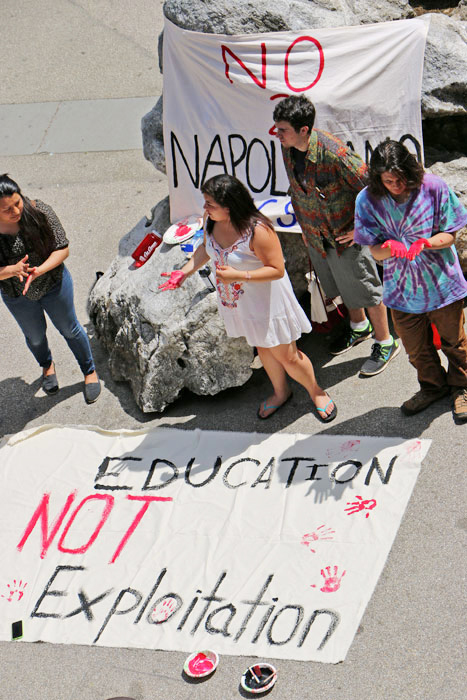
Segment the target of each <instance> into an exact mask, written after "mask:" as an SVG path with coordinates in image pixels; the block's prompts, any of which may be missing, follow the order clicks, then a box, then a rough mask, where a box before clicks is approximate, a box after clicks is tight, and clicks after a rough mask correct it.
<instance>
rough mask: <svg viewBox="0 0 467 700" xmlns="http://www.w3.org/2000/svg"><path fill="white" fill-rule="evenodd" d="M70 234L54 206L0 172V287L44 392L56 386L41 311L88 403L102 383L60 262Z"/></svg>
mask: <svg viewBox="0 0 467 700" xmlns="http://www.w3.org/2000/svg"><path fill="white" fill-rule="evenodd" d="M67 257H68V239H67V237H66V234H65V231H64V230H63V227H62V225H61V223H60V221H59V219H58V217H57V215H56V214H55V212H54V211H53V209H52V208H51V207H50V206H49V205H48V204H45V203H44V202H42V201H41V200H40V199H37V200H36V201H32V200H30V199H28V198H27V197H25V196H24V195H23V194H22V192H21V190H20V188H19V185H18V184H17V183H16V182H15V181H14V180H12V179H11V178H10V177H9V176H8V175H7V174H4V175H0V293H1V296H2V299H3V302H4V303H5V306H6V307H7V309H8V310H9V311H10V312H11V314H12V315H13V316H14V318H15V320H16V321H17V323H18V325H19V327H20V328H21V330H22V331H23V334H24V336H25V339H26V344H27V346H28V348H29V349H30V351H31V352H32V354H33V355H34V357H35V358H36V360H37V362H38V363H39V365H40V367H41V368H42V388H43V389H44V391H45V392H46V394H55V393H56V392H57V391H58V380H57V375H56V372H55V364H54V362H53V360H52V353H51V352H50V348H49V344H48V342H47V335H46V331H47V324H46V320H45V315H44V312H46V313H47V315H48V316H49V318H50V320H51V321H52V323H53V324H54V326H55V327H56V328H57V330H58V331H59V332H60V333H61V334H62V335H63V337H64V338H65V340H66V342H67V343H68V346H69V348H70V350H71V351H72V353H73V355H74V356H75V358H76V360H77V362H78V364H79V366H80V368H81V371H82V372H83V375H84V397H85V400H86V402H87V403H93V402H94V401H96V400H97V398H98V396H99V394H100V391H101V387H100V382H99V378H98V376H97V374H96V370H95V366H94V360H93V357H92V353H91V347H90V345H89V340H88V337H87V335H86V332H85V330H84V328H83V327H82V326H81V324H80V323H79V321H78V319H77V318H76V312H75V308H74V303H73V283H72V280H71V275H70V273H69V272H68V270H67V268H66V267H65V265H64V261H65V260H66V258H67Z"/></svg>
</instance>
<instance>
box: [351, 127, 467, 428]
mask: <svg viewBox="0 0 467 700" xmlns="http://www.w3.org/2000/svg"><path fill="white" fill-rule="evenodd" d="M466 224H467V211H466V210H465V208H464V207H463V206H462V204H461V203H460V202H459V200H458V199H457V197H456V195H455V194H454V192H453V191H452V190H451V189H450V188H449V187H448V185H447V184H446V183H445V182H444V181H443V180H442V179H441V178H440V177H437V176H436V175H431V174H428V173H425V172H424V170H423V167H422V166H421V165H420V163H418V161H417V160H416V158H415V157H414V156H413V155H412V154H411V153H410V152H409V151H408V150H407V148H406V147H405V146H404V145H403V144H401V143H399V142H398V141H391V140H390V139H387V140H386V141H383V142H382V143H380V144H379V145H378V146H377V147H376V148H375V150H374V152H373V154H372V156H371V160H370V168H369V184H368V187H366V188H365V189H364V190H362V191H361V192H360V194H359V195H358V197H357V201H356V208H355V241H356V243H360V244H362V245H369V247H370V251H371V253H372V255H373V257H374V258H375V259H376V260H379V261H383V264H384V287H383V289H384V294H383V301H384V303H385V304H386V306H388V307H389V308H390V309H391V315H392V319H393V322H394V327H395V330H396V332H397V333H398V335H399V336H400V338H401V340H402V343H403V344H404V347H405V349H406V352H407V354H408V356H409V360H410V362H411V364H412V365H413V366H414V367H415V369H416V370H417V375H418V382H419V384H420V390H419V391H417V393H416V394H415V395H414V396H412V397H411V398H410V399H408V400H407V401H404V403H403V404H402V406H401V410H402V412H403V413H404V414H405V415H413V414H415V413H418V412H419V411H423V410H424V409H425V408H427V407H428V406H429V405H430V404H432V403H433V402H434V401H437V400H438V399H441V398H443V396H446V395H447V394H448V393H449V392H451V394H452V399H453V414H454V418H455V420H456V421H459V422H464V421H467V339H466V335H465V332H464V312H463V299H464V297H465V296H466V295H467V283H466V281H465V279H464V276H463V274H462V270H461V268H460V264H459V259H458V257H457V252H456V249H455V246H454V242H455V240H456V233H457V232H458V231H459V230H460V229H461V228H463V227H464V226H465V225H466ZM432 324H434V325H435V327H436V328H437V330H438V332H439V335H440V337H441V350H442V351H443V352H444V354H445V355H446V357H447V358H448V371H447V373H446V371H445V369H444V368H443V366H442V365H441V362H440V359H439V355H438V352H437V350H436V348H435V346H434V343H433V332H432Z"/></svg>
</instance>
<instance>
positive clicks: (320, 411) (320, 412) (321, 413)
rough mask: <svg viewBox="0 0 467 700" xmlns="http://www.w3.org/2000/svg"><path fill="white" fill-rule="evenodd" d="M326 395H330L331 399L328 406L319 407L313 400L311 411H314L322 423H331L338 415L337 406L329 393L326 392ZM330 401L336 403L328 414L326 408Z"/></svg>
mask: <svg viewBox="0 0 467 700" xmlns="http://www.w3.org/2000/svg"><path fill="white" fill-rule="evenodd" d="M326 396H327V397H328V399H329V401H328V402H327V404H326V406H325V407H324V408H317V406H315V404H314V403H313V402H311V413H314V414H315V416H316V418H317V419H318V420H320V421H321V423H330V422H331V421H332V420H334V418H335V417H336V416H337V406H336V404H335V403H334V401H333V400H332V399H331V397H330V396H329V394H328V393H326ZM330 403H334V408H333V409H332V411H331V413H329V415H328V414H326V409H327V407H328V406H329V404H330Z"/></svg>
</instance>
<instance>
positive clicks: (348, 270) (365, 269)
mask: <svg viewBox="0 0 467 700" xmlns="http://www.w3.org/2000/svg"><path fill="white" fill-rule="evenodd" d="M314 120H315V108H314V106H313V104H312V103H311V102H310V100H308V99H307V98H306V97H305V96H303V95H300V96H295V95H293V96H291V97H286V98H285V99H284V100H281V101H280V102H279V103H278V104H277V105H276V108H275V110H274V122H275V125H276V131H277V137H278V139H279V141H280V142H281V146H282V156H283V158H284V165H285V169H286V172H287V177H288V179H289V184H290V187H289V192H288V193H289V195H290V198H291V200H292V206H293V208H294V212H295V216H296V217H297V221H298V223H299V224H300V227H301V229H302V237H303V242H304V243H305V245H306V247H307V249H308V254H309V256H310V260H311V263H312V265H313V267H314V269H315V271H316V274H317V275H318V278H319V280H320V282H321V285H322V287H323V289H324V292H325V294H326V296H328V297H330V298H334V297H336V296H341V297H342V300H343V302H344V304H345V305H346V307H347V309H348V311H349V319H350V323H349V326H348V327H346V329H345V331H344V332H343V333H342V335H341V336H339V337H338V338H337V339H336V340H335V341H334V343H333V344H332V346H331V348H330V352H331V353H332V354H333V355H341V354H342V353H344V352H347V350H350V348H352V347H353V346H354V345H357V344H358V343H361V342H362V341H364V340H367V339H369V338H371V337H372V336H373V335H374V344H373V347H372V350H371V355H370V357H369V358H368V359H367V360H365V362H364V364H363V366H362V367H361V369H360V374H361V375H364V376H373V375H375V374H379V373H380V372H382V371H383V370H384V369H386V367H387V365H388V363H389V362H390V361H391V360H392V359H393V358H394V357H395V356H396V355H397V354H398V353H399V352H400V347H399V344H398V342H397V340H395V339H394V338H393V337H392V335H391V334H390V332H389V326H388V317H387V310H386V307H385V306H384V304H383V302H382V298H383V295H382V291H383V290H382V284H381V281H380V278H379V275H378V270H377V267H376V263H375V261H374V259H373V257H372V256H371V255H370V253H369V251H368V248H367V247H366V246H364V247H360V246H359V245H354V241H353V228H354V209H355V199H356V196H357V194H358V193H359V192H360V190H362V189H363V188H364V187H365V175H366V165H365V164H364V163H363V161H362V160H361V158H360V156H359V155H357V154H356V153H354V152H353V151H352V150H351V149H350V148H348V147H347V146H346V145H345V144H344V143H343V142H342V141H341V140H340V139H338V138H337V137H335V136H333V135H332V134H328V133H327V132H324V131H320V130H319V129H314V128H313V124H314ZM365 309H366V312H367V314H368V317H367V315H366V314H365Z"/></svg>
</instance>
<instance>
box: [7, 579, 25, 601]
mask: <svg viewBox="0 0 467 700" xmlns="http://www.w3.org/2000/svg"><path fill="white" fill-rule="evenodd" d="M27 585H28V584H27V583H23V581H22V580H21V581H16V579H15V580H14V581H13V584H12V585H11V586H10V584H9V583H7V585H6V587H7V588H8V596H6V595H3V593H2V594H1V596H0V597H2V598H6V601H7V603H12V602H13V600H14V598H15V596H16V597H17V602H19V601H20V600H21V598H22V597H23V595H24V589H25V588H26V586H27Z"/></svg>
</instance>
